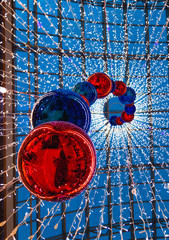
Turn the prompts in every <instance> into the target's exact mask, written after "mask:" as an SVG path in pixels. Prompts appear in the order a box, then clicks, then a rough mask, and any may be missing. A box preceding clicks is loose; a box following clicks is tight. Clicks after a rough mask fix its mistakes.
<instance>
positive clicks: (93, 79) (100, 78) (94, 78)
mask: <svg viewBox="0 0 169 240" xmlns="http://www.w3.org/2000/svg"><path fill="white" fill-rule="evenodd" d="M87 82H90V83H92V84H93V85H94V86H95V88H96V90H97V95H98V96H97V97H98V98H103V97H106V96H107V95H108V94H109V93H110V92H111V90H112V81H111V79H110V78H109V77H108V76H107V75H106V74H105V73H94V74H92V75H91V76H90V77H89V78H88V79H87Z"/></svg>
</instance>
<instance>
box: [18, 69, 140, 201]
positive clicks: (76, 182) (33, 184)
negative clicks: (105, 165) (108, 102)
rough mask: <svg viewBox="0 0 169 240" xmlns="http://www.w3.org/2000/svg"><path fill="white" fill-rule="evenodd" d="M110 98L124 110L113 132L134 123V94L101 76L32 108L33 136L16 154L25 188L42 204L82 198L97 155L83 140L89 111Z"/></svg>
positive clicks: (47, 97)
mask: <svg viewBox="0 0 169 240" xmlns="http://www.w3.org/2000/svg"><path fill="white" fill-rule="evenodd" d="M111 92H113V94H114V95H115V96H118V97H119V100H120V101H121V102H122V103H123V104H125V110H124V111H123V112H122V114H121V117H120V118H117V117H116V116H112V117H111V118H110V120H109V121H110V124H111V125H112V126H116V125H122V124H123V123H124V122H130V121H132V120H133V118H134V112H135V106H134V100H135V97H136V94H135V92H134V90H133V89H132V88H129V87H128V88H127V87H126V85H125V84H124V83H123V82H121V81H117V82H114V81H112V80H111V79H110V78H109V77H108V76H107V75H106V74H104V73H95V74H93V75H91V76H90V77H89V78H88V80H87V81H86V82H80V83H78V84H76V85H75V87H74V88H73V90H72V91H70V90H64V89H58V90H54V91H51V92H49V93H46V94H45V95H43V96H42V97H41V98H39V99H38V101H37V102H36V103H35V105H34V108H33V110H32V114H31V123H32V126H33V128H34V129H33V130H32V131H31V132H30V133H29V134H28V135H27V136H26V138H25V139H24V141H23V143H22V145H21V147H20V150H19V153H18V171H19V175H20V178H21V180H22V182H23V184H24V185H25V187H26V188H27V189H28V190H29V191H30V192H31V193H32V194H34V195H35V196H36V197H38V198H40V199H43V200H46V201H65V200H68V199H70V198H72V197H75V196H76V195H78V194H80V193H81V192H82V191H83V190H84V189H85V188H86V187H87V186H88V185H89V183H90V181H91V179H92V177H93V175H94V172H95V169H96V152H95V148H94V145H93V143H92V141H91V139H90V138H89V136H88V135H87V132H88V130H89V128H90V122H91V113H90V109H89V107H90V106H91V105H92V104H93V103H94V102H95V101H96V99H97V98H104V97H106V96H107V95H108V94H109V93H111Z"/></svg>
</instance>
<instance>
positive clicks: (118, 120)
mask: <svg viewBox="0 0 169 240" xmlns="http://www.w3.org/2000/svg"><path fill="white" fill-rule="evenodd" d="M115 122H116V124H117V125H123V122H122V121H121V117H117V118H116V120H115Z"/></svg>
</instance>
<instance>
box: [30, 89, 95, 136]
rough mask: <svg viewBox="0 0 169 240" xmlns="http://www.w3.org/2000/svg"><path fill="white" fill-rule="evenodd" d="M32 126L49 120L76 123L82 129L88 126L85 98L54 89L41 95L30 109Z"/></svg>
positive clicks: (87, 109)
mask: <svg viewBox="0 0 169 240" xmlns="http://www.w3.org/2000/svg"><path fill="white" fill-rule="evenodd" d="M31 121H32V125H33V127H36V126H39V125H40V124H43V123H46V122H50V121H65V122H70V123H73V124H76V125H77V126H79V127H81V128H82V129H83V130H84V131H86V132H87V131H88V130H89V128H90V122H91V115H90V109H89V107H88V105H87V103H86V102H85V100H84V99H83V98H82V97H81V96H80V95H79V94H78V93H75V92H73V91H70V90H63V89H59V90H55V91H52V92H49V93H47V94H45V95H44V96H42V97H41V98H40V99H39V100H38V101H37V102H36V103H35V106H34V108H33V110H32V116H31Z"/></svg>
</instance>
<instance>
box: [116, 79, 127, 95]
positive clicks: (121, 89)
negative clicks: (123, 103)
mask: <svg viewBox="0 0 169 240" xmlns="http://www.w3.org/2000/svg"><path fill="white" fill-rule="evenodd" d="M115 83H116V89H115V91H114V92H113V94H114V95H115V96H122V95H123V94H124V93H125V92H126V90H127V87H126V84H125V83H124V82H122V81H116V82H115Z"/></svg>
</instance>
